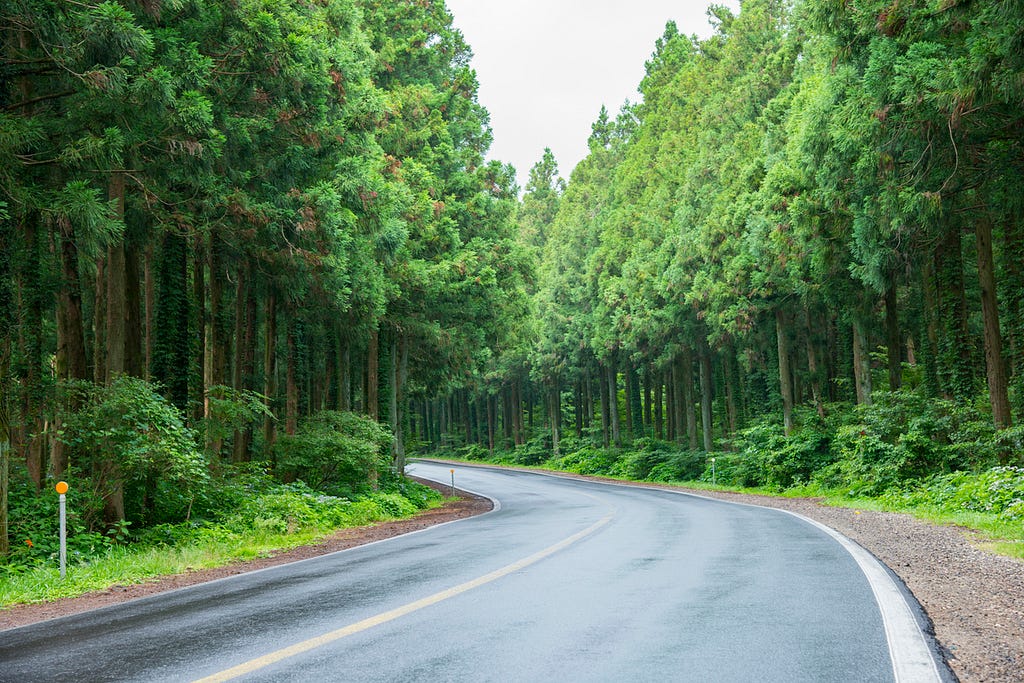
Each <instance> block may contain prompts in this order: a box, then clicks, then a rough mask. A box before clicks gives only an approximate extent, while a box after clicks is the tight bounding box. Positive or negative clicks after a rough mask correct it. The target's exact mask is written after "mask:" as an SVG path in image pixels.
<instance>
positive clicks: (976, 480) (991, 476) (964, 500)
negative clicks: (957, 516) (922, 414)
mask: <svg viewBox="0 0 1024 683" xmlns="http://www.w3.org/2000/svg"><path fill="white" fill-rule="evenodd" d="M881 499H882V501H883V502H885V503H888V504H890V505H899V506H904V507H922V508H935V509H939V510H943V511H947V512H963V511H969V512H984V513H989V514H993V515H995V516H996V517H997V518H999V519H1000V520H1002V521H1006V522H1015V521H1016V522H1019V521H1024V468H1021V467H993V468H992V469H989V470H985V471H982V472H977V473H971V472H951V473H949V474H940V475H935V476H932V477H929V478H927V479H925V480H923V481H919V482H908V483H907V484H906V485H905V486H903V487H900V488H894V489H891V490H889V491H887V492H886V493H885V494H884V495H882V496H881Z"/></svg>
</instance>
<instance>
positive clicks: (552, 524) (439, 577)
mask: <svg viewBox="0 0 1024 683" xmlns="http://www.w3.org/2000/svg"><path fill="white" fill-rule="evenodd" d="M449 469H450V468H449V466H448V465H440V464H433V463H426V462H423V463H415V464H413V465H410V467H409V470H410V472H411V473H413V474H416V475H418V476H422V477H427V478H430V479H434V480H437V481H442V482H446V483H447V482H449V481H450V477H451V474H450V471H449ZM455 469H456V472H455V477H456V485H457V486H459V487H460V488H465V489H468V490H473V491H477V492H480V493H483V494H486V495H489V496H491V497H492V498H494V499H495V500H496V501H497V502H498V505H497V509H496V510H495V511H494V512H491V513H488V514H485V515H481V516H479V517H473V518H470V519H466V520H462V521H459V522H455V523H451V524H446V525H442V526H438V527H433V528H431V529H427V530H425V531H422V532H417V533H414V534H409V535H406V536H401V537H398V538H394V539H390V540H388V541H383V542H380V543H375V544H371V545H367V546H362V547H358V548H353V549H351V550H347V551H343V552H340V553H335V554H333V555H328V556H324V557H320V558H315V559H312V560H306V561H303V562H298V563H294V564H290V565H283V566H279V567H274V568H271V569H265V570H261V571H257V572H252V573H249V574H243V575H239V576H235V577H231V578H229V579H222V580H220V581H215V582H212V583H209V584H203V585H199V586H193V587H190V588H186V589H181V590H178V591H173V592H171V593H165V594H162V595H155V596H151V597H148V598H143V599H140V600H136V601H133V602H129V603H125V604H123V605H118V606H113V607H109V608H104V609H100V610H96V611H93V612H88V613H84V614H79V615H74V616H70V617H65V618H62V619H57V620H54V621H50V622H44V623H42V624H37V625H33V626H27V627H23V628H18V629H11V630H8V631H4V632H0V681H10V682H12V683H13V682H15V681H17V682H19V683H25V682H30V681H146V682H147V683H148V682H150V681H198V680H204V681H225V680H242V681H275V682H277V681H315V680H321V681H542V680H555V681H623V680H630V679H632V680H636V681H752V680H757V681H786V682H793V681H816V682H817V681H843V682H846V681H893V680H899V681H914V682H916V681H938V680H952V678H951V676H950V674H949V673H948V670H947V669H945V667H944V666H942V665H940V664H937V663H936V661H937V658H936V657H935V656H934V655H933V652H934V649H935V646H934V643H932V642H930V641H929V639H928V638H927V637H925V636H924V635H923V634H922V633H921V631H920V629H919V628H918V625H917V621H916V619H917V618H918V616H917V614H916V609H915V608H914V607H912V606H911V604H910V603H908V602H907V601H906V600H905V599H904V594H903V593H902V592H901V591H900V589H899V587H898V586H897V584H896V583H894V582H893V581H892V579H891V578H890V574H889V573H888V572H886V571H885V570H884V569H883V568H881V567H880V566H879V565H878V564H877V562H875V561H874V560H873V558H871V557H870V556H868V555H867V554H866V553H863V551H861V550H860V549H859V548H857V547H852V546H851V547H850V548H849V549H848V547H847V545H844V544H843V539H837V538H835V537H833V536H832V535H830V534H829V533H828V532H827V530H825V529H823V528H819V527H817V526H815V525H814V524H813V523H810V522H809V521H807V520H805V519H803V518H798V517H796V516H794V515H790V514H788V513H785V512H781V511H778V510H770V509H765V508H755V507H747V506H742V505H735V504H729V503H723V502H720V501H715V500H710V499H705V498H699V497H696V496H691V495H685V494H678V493H673V492H669V491H663V490H652V489H640V488H635V487H621V486H614V485H605V484H599V483H594V482H581V481H577V480H568V479H563V478H556V477H550V476H543V475H536V474H528V473H523V472H512V471H501V470H492V469H477V468H471V467H465V466H457V467H456V468H455ZM846 543H847V544H848V542H846ZM857 553H859V555H858V554H857ZM872 565H873V566H872Z"/></svg>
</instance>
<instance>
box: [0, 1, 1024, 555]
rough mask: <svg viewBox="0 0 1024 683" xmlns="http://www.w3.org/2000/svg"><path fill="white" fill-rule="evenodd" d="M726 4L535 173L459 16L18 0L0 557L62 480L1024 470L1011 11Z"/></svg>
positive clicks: (1021, 56)
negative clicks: (249, 474)
mask: <svg viewBox="0 0 1024 683" xmlns="http://www.w3.org/2000/svg"><path fill="white" fill-rule="evenodd" d="M711 16H712V19H713V26H714V33H713V35H712V36H711V37H709V38H707V39H703V40H702V39H697V38H695V37H689V36H686V35H682V34H680V33H679V32H678V30H677V28H676V27H675V25H674V24H672V23H669V24H668V25H667V27H666V30H665V33H664V35H663V36H662V38H661V39H659V40H658V41H657V43H656V45H655V46H653V54H652V56H651V58H650V60H649V61H648V63H647V65H646V67H647V68H646V76H645V78H644V80H643V82H642V83H641V84H640V86H639V90H640V94H641V97H640V98H638V103H626V104H625V105H623V106H622V108H621V110H620V111H619V112H618V113H617V114H615V115H611V114H609V112H608V111H606V110H602V111H601V112H600V113H597V112H595V115H596V120H595V123H594V124H593V127H592V131H591V136H590V154H589V156H588V157H587V158H586V159H585V160H584V161H582V162H581V163H580V164H579V166H577V167H576V169H575V170H574V171H573V172H572V174H571V177H570V178H569V180H568V182H566V181H565V180H563V179H562V178H561V177H560V176H559V171H558V166H557V162H556V160H555V159H554V158H553V156H552V155H551V154H550V153H546V154H545V155H544V157H543V158H542V159H541V160H539V162H538V163H537V164H536V165H535V166H534V167H533V168H532V169H530V171H529V174H528V179H527V181H526V183H525V188H522V190H521V188H519V187H517V186H516V183H515V172H514V170H513V169H512V168H511V167H509V166H507V165H503V164H501V163H500V162H496V161H485V155H486V153H487V150H488V147H489V143H490V136H491V133H490V130H489V127H488V114H487V112H486V110H485V109H484V108H483V107H482V106H481V105H480V104H479V102H478V99H477V81H476V75H475V73H474V71H473V70H472V68H471V65H470V59H471V55H472V53H471V51H470V48H469V46H467V44H466V43H465V41H464V39H463V37H462V36H461V34H460V33H459V31H457V30H456V29H454V28H453V24H452V17H451V15H450V13H449V12H448V11H447V9H446V8H445V6H444V3H443V1H442V0H402V1H400V2H379V1H377V0H318V1H317V2H301V1H299V0H241V1H239V2H232V3H224V2H217V1H216V0H166V1H164V2H161V1H160V0H141V1H137V0H121V1H120V2H115V1H112V0H108V1H105V2H91V1H88V0H87V1H85V2H74V3H72V2H60V1H57V0H10V1H9V2H7V3H5V5H4V8H3V9H2V10H0V29H2V33H0V36H2V57H0V69H2V79H0V158H2V163H0V303H2V308H0V553H6V552H8V533H7V529H6V527H7V508H8V496H9V491H11V492H13V491H16V490H17V491H18V492H19V493H18V495H21V496H25V495H32V492H33V491H42V490H44V489H47V488H48V483H47V482H49V481H52V480H54V479H55V478H62V477H63V478H71V479H72V480H73V481H75V482H77V483H78V485H79V487H80V488H83V489H88V490H90V491H91V492H92V493H93V494H94V495H93V500H94V505H95V507H96V509H95V514H94V516H93V517H92V518H91V519H90V520H89V521H88V525H90V526H96V527H101V526H102V525H108V526H109V525H116V524H117V523H118V522H120V521H122V520H125V519H129V520H132V521H133V522H134V523H136V524H137V525H145V524H146V523H150V522H153V521H157V520H158V518H159V520H162V521H175V520H180V519H184V518H186V517H187V516H188V514H190V513H191V511H192V505H193V502H194V500H195V499H196V496H195V494H193V495H192V497H191V498H189V502H188V504H187V506H186V505H185V504H184V503H182V504H181V505H179V506H178V507H175V508H173V509H171V508H167V509H162V511H161V512H160V514H157V507H158V506H157V504H156V503H155V502H154V501H153V500H152V497H151V495H152V494H151V492H152V491H154V490H157V489H161V487H162V490H164V491H170V490H178V491H180V490H187V489H189V488H190V487H197V486H199V484H197V483H196V482H198V481H200V480H203V478H204V477H208V476H209V473H210V472H218V471H229V470H230V467H232V466H239V465H244V464H246V463H257V464H259V465H260V466H261V467H265V468H266V469H268V470H269V471H271V472H272V473H273V474H274V476H276V477H278V478H279V479H281V480H283V481H294V480H299V479H301V480H302V481H305V482H306V483H307V484H310V485H316V484H317V483H320V482H328V481H330V480H336V479H338V478H339V477H340V476H341V475H339V474H338V473H339V472H340V471H342V470H344V471H345V472H346V474H345V475H344V477H343V478H345V477H347V479H346V480H347V481H349V480H350V481H356V480H360V481H365V482H368V483H369V484H371V485H372V484H374V483H375V482H377V481H378V478H379V477H381V476H386V475H387V474H388V472H395V471H397V472H400V471H401V470H402V468H403V465H404V462H405V457H406V453H407V452H413V451H417V452H420V451H422V452H428V451H438V450H440V451H443V452H453V451H459V452H461V453H462V454H464V455H467V456H469V457H483V456H486V455H492V454H494V453H506V454H508V456H507V457H508V459H510V460H512V461H515V462H520V463H527V464H536V463H538V462H541V461H543V460H547V459H548V458H550V457H552V456H555V457H558V456H559V455H560V454H566V457H568V456H569V455H572V454H576V456H577V459H576V461H575V462H576V464H577V465H580V463H582V462H583V461H584V460H586V459H588V458H590V459H596V460H602V459H604V460H605V461H608V462H623V461H621V460H616V458H618V457H619V456H618V455H616V454H621V453H623V452H626V451H629V452H630V453H632V454H633V456H631V457H632V459H629V460H628V462H627V463H626V464H623V465H621V467H620V470H621V471H619V472H617V473H620V474H627V475H630V476H639V477H648V476H651V475H652V472H653V473H654V474H659V472H660V475H659V476H662V477H663V478H666V479H687V478H690V479H692V478H698V477H701V476H705V474H706V470H707V468H708V466H709V462H714V461H711V460H710V457H709V456H710V454H716V455H715V457H716V460H717V468H718V469H717V470H716V473H715V476H716V477H719V478H724V479H725V480H728V481H732V482H734V483H737V484H761V485H769V486H775V487H783V488H784V487H787V486H790V485H792V484H794V483H799V482H801V481H807V480H808V479H811V478H814V477H817V478H818V479H819V480H821V481H823V482H826V483H830V484H833V485H850V484H855V483H857V482H860V484H863V485H866V486H868V487H871V486H877V487H879V488H880V489H884V488H885V487H887V486H890V485H892V484H894V483H896V482H900V481H903V480H906V479H909V478H914V477H918V478H920V477H924V476H928V475H934V474H936V473H942V472H955V471H976V472H981V471H985V470H987V469H989V468H992V467H995V466H1000V465H1001V466H1007V465H1020V464H1021V463H1022V453H1024V447H1022V445H1021V437H1022V432H1021V431H1020V430H1019V429H1018V428H1016V427H1014V425H1015V424H1017V423H1019V421H1020V419H1021V416H1022V412H1024V192H1022V191H1021V180H1020V179H1021V178H1022V177H1024V153H1022V142H1024V63H1022V62H1024V28H1022V27H1024V3H1022V2H1020V0H1009V1H1005V2H971V1H969V0H968V1H957V0H887V1H883V0H842V1H840V0H803V1H802V2H800V1H798V2H793V1H787V0H744V1H743V2H742V3H741V10H740V12H739V13H738V14H733V13H731V12H730V11H729V10H728V9H726V8H724V7H713V8H712V9H711ZM355 414H359V415H363V416H365V418H361V417H357V415H355ZM370 421H376V422H379V423H381V424H383V425H385V426H386V427H388V428H389V430H390V434H391V436H390V438H389V439H388V440H387V441H388V444H389V445H388V446H385V447H386V448H388V449H389V452H388V453H386V457H376V456H374V455H373V454H372V453H371V454H369V455H367V451H366V449H365V444H366V443H372V442H375V440H377V438H378V437H377V436H376V435H374V434H370V433H369V432H367V430H368V429H371V427H370V426H368V425H369V424H370ZM360 435H362V437H360ZM328 437H330V438H328ZM363 437H365V438H363ZM332 439H333V440H332ZM346 439H347V441H346ZM339 443H340V444H341V447H340V448H341V449H342V450H344V449H345V448H348V449H349V452H348V454H347V455H345V456H344V457H342V456H340V455H338V453H337V452H335V451H336V450H337V449H338V448H339V447H338V444H339ZM325 444H326V446H325ZM345 444H348V446H345ZM370 450H371V451H372V450H373V448H372V447H371V448H370ZM609 458H610V460H608V459H609ZM659 468H660V470H659ZM606 469H607V468H606ZM613 469H614V468H613ZM1003 469H1004V470H1007V469H1009V470H1013V471H1014V472H1016V471H1017V470H1014V469H1013V468H1005V467H1004V468H1003ZM1015 476H1016V475H1015ZM1021 478H1022V479H1024V476H1022V477H1021ZM11 495H13V493H12V494H11ZM165 507H166V506H165ZM1018 507H1020V508H1021V509H1020V510H1019V511H1018V512H1020V513H1021V514H1022V515H1024V504H1021V505H1019V506H1018Z"/></svg>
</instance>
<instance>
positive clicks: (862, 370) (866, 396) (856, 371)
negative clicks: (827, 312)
mask: <svg viewBox="0 0 1024 683" xmlns="http://www.w3.org/2000/svg"><path fill="white" fill-rule="evenodd" d="M853 377H854V383H855V384H856V389H857V403H858V404H860V405H865V406H869V405H871V391H872V386H871V356H870V355H869V354H868V341H867V335H866V334H865V332H864V323H863V322H861V320H860V318H857V319H856V320H854V322H853Z"/></svg>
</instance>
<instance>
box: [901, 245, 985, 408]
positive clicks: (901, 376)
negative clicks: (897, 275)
mask: <svg viewBox="0 0 1024 683" xmlns="http://www.w3.org/2000/svg"><path fill="white" fill-rule="evenodd" d="M990 246H991V245H990ZM896 307H897V299H896V285H895V284H891V283H890V284H889V287H888V288H887V289H886V290H885V345H886V360H887V361H888V368H889V391H899V389H900V387H901V386H903V342H902V340H901V339H900V319H899V315H898V312H897V309H896Z"/></svg>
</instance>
